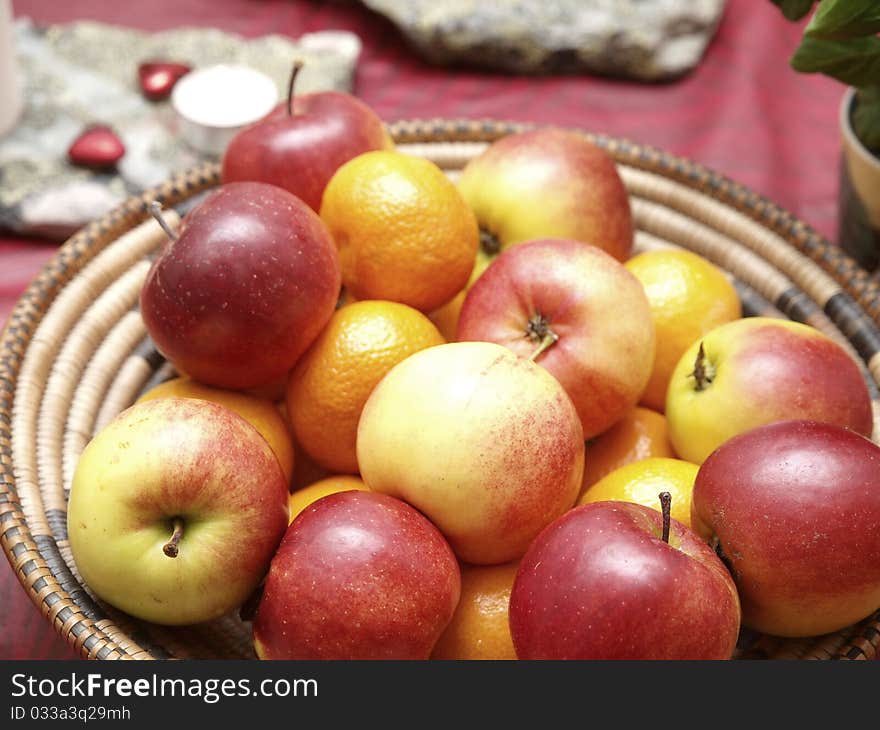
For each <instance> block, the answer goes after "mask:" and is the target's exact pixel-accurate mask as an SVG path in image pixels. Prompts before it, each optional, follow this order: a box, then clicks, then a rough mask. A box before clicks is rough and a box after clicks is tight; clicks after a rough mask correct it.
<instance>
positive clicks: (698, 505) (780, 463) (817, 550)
mask: <svg viewBox="0 0 880 730" xmlns="http://www.w3.org/2000/svg"><path fill="white" fill-rule="evenodd" d="M878 475H880V446H878V445H877V444H875V443H874V442H872V441H870V440H868V439H866V438H865V437H863V436H860V435H859V434H856V433H853V432H852V431H851V430H849V429H845V428H841V427H840V426H835V425H833V424H830V423H821V422H819V421H804V420H796V421H780V422H777V423H771V424H767V425H764V426H759V427H758V428H753V429H751V430H750V431H747V432H745V433H743V434H740V435H739V436H736V437H734V438H732V439H730V440H729V441H727V442H725V443H724V444H722V445H721V446H720V447H718V449H716V450H715V451H714V452H713V453H712V455H711V456H710V457H709V458H708V459H706V461H705V462H703V464H702V466H700V470H699V472H698V473H697V479H696V482H695V483H694V494H693V501H692V507H691V510H692V519H691V522H692V524H693V525H694V529H695V530H697V531H698V532H699V534H700V535H702V536H703V538H704V539H706V540H707V541H709V542H710V544H712V545H715V546H717V549H718V551H719V553H720V554H721V555H722V556H723V559H724V560H726V562H727V565H728V567H729V568H730V570H731V573H732V574H733V578H734V581H735V582H736V585H737V589H738V591H739V596H740V601H741V603H742V612H743V624H744V625H746V626H749V627H751V628H752V629H754V630H756V631H760V632H763V633H768V634H773V635H777V636H788V637H797V636H817V635H820V634H826V633H830V632H834V631H838V630H840V629H843V628H845V627H846V626H849V625H851V624H854V623H856V622H857V621H860V620H861V619H863V618H865V617H866V616H868V615H869V614H870V613H872V612H873V611H874V610H876V609H877V608H880V480H878Z"/></svg>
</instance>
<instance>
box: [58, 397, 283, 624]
mask: <svg viewBox="0 0 880 730" xmlns="http://www.w3.org/2000/svg"><path fill="white" fill-rule="evenodd" d="M287 516H288V491H287V480H286V479H285V477H284V474H283V472H282V471H281V467H280V465H279V463H278V460H277V458H276V457H275V454H274V452H273V451H272V449H271V448H270V447H269V445H268V443H267V442H266V440H265V439H264V438H263V437H262V436H261V435H260V434H259V432H258V431H257V430H256V429H255V428H254V427H253V426H251V425H250V424H249V423H248V422H247V421H245V420H244V419H243V418H242V417H241V416H239V415H237V414H236V413H234V412H233V411H232V410H231V409H229V408H227V407H225V406H222V405H220V404H218V403H214V402H211V401H206V400H197V399H194V398H174V397H171V398H161V399H156V400H149V401H144V402H141V403H137V404H135V405H133V406H131V407H130V408H128V409H126V410H124V411H122V412H121V413H120V414H119V415H118V416H117V417H116V418H114V419H113V420H112V421H111V422H110V423H108V425H107V426H106V427H104V428H103V429H102V430H101V431H100V432H99V433H98V434H97V435H96V436H95V437H94V438H93V439H92V440H91V441H90V442H89V443H88V445H87V446H86V448H85V449H84V450H83V452H82V454H81V456H80V458H79V460H78V462H77V465H76V470H75V472H74V476H73V481H72V484H71V488H70V500H69V504H68V512H67V526H68V533H69V536H70V549H71V552H72V554H73V558H74V561H75V562H76V566H77V568H78V570H79V572H80V573H81V575H82V577H83V579H84V581H85V583H86V585H88V586H89V588H90V589H92V590H93V591H94V592H95V593H96V594H97V595H98V596H99V597H101V598H102V599H103V600H105V601H107V602H108V603H110V604H112V605H113V606H116V607H117V608H119V609H121V610H123V611H125V612H127V613H129V614H131V615H132V616H136V617H138V618H141V619H144V620H146V621H152V622H154V623H159V624H172V625H173V624H192V623H197V622H201V621H207V620H210V619H215V618H218V617H219V616H222V615H224V614H225V613H227V612H229V611H232V610H235V609H237V608H238V607H239V606H240V605H241V604H242V603H243V602H244V601H245V600H246V599H247V598H248V597H249V596H250V594H251V593H252V592H253V590H254V589H255V588H256V587H257V585H258V584H259V582H260V581H261V580H262V578H263V576H264V575H265V573H266V570H267V569H268V567H269V562H270V560H271V559H272V555H273V554H274V552H275V548H276V547H277V546H278V543H279V542H280V540H281V538H282V536H283V535H284V531H285V529H286V527H287ZM174 517H182V518H183V519H184V527H183V537H182V539H181V541H180V545H179V553H178V555H177V557H174V558H171V557H168V556H167V555H166V554H165V553H164V552H163V549H162V548H163V545H164V544H165V543H167V542H168V540H169V539H170V538H171V535H172V531H173V530H172V520H173V518H174Z"/></svg>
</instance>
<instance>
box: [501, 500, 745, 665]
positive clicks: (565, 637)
mask: <svg viewBox="0 0 880 730" xmlns="http://www.w3.org/2000/svg"><path fill="white" fill-rule="evenodd" d="M659 503H660V502H659V495H658V504H659ZM667 510H668V507H667V506H666V505H664V514H663V515H661V513H660V512H659V511H657V510H655V509H652V508H650V507H647V506H645V505H642V504H634V503H629V502H617V501H605V502H593V503H592V504H586V505H582V506H580V507H576V508H574V509H572V510H569V511H568V512H567V513H565V514H564V515H563V516H562V517H560V518H559V519H557V520H555V521H554V522H553V523H551V524H550V525H549V526H548V527H547V528H545V529H544V530H543V531H542V532H541V534H539V535H538V537H537V538H535V540H534V542H533V543H532V544H531V546H530V547H529V550H528V552H527V553H526V554H525V556H524V557H523V559H522V561H520V564H519V568H518V570H517V574H516V578H515V580H514V583H513V591H512V592H511V594H510V633H511V636H512V637H513V645H514V647H515V649H516V655H517V657H518V658H519V659H583V660H598V659H628V660H645V659H665V660H679V659H682V660H684V659H689V660H707V659H730V658H731V657H732V655H733V652H734V649H735V647H736V642H737V638H738V636H739V629H740V608H739V599H738V596H737V592H736V586H735V585H734V582H733V580H732V578H731V576H730V573H729V572H728V571H727V569H726V568H725V566H724V564H723V563H722V562H721V560H720V559H719V558H718V556H716V555H715V553H714V552H713V551H712V549H711V548H710V547H709V546H708V545H707V544H706V543H705V542H704V541H703V540H702V539H701V538H700V537H699V536H698V535H697V534H695V533H694V532H693V531H692V530H690V529H689V528H687V527H685V526H684V525H683V524H681V523H680V522H677V521H676V520H674V519H671V518H669V516H668V511H667ZM664 522H665V523H666V524H665V526H664Z"/></svg>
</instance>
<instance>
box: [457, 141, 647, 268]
mask: <svg viewBox="0 0 880 730" xmlns="http://www.w3.org/2000/svg"><path fill="white" fill-rule="evenodd" d="M458 187H459V190H460V191H461V193H462V195H463V196H464V198H465V200H467V202H468V204H469V205H470V206H471V209H472V210H473V211H474V213H475V214H476V216H477V220H478V222H479V224H480V228H482V229H484V230H486V231H488V232H490V233H492V234H493V235H494V236H495V237H496V238H497V239H498V240H499V242H500V243H501V246H502V248H508V247H510V246H514V245H517V244H519V243H522V242H523V241H528V240H531V239H534V238H573V239H575V240H578V241H583V242H585V243H590V244H592V245H594V246H598V247H599V248H601V249H602V250H604V251H606V252H607V253H609V254H610V255H611V256H613V257H614V258H615V259H617V260H618V261H621V262H622V261H626V259H628V258H629V257H630V255H631V254H632V247H633V221H632V211H631V210H630V204H629V196H628V193H627V190H626V187H625V186H624V184H623V181H622V179H621V177H620V174H619V173H618V171H617V167H616V166H615V164H614V160H613V159H612V158H611V157H610V155H608V153H606V152H605V151H604V150H602V149H600V148H599V147H597V146H596V145H595V144H593V143H592V142H590V140H589V139H587V137H586V136H585V135H583V134H581V133H580V132H576V131H573V130H566V129H561V128H555V127H541V128H540V129H535V130H530V131H527V132H519V133H514V134H509V135H506V136H504V137H501V138H500V139H498V140H497V141H495V142H494V143H492V144H491V145H490V146H489V147H488V148H487V149H486V150H485V151H484V152H483V153H482V154H480V155H478V156H477V157H474V158H473V159H471V160H470V161H469V162H468V163H467V164H466V165H465V167H464V169H463V170H462V174H461V177H460V178H459V181H458Z"/></svg>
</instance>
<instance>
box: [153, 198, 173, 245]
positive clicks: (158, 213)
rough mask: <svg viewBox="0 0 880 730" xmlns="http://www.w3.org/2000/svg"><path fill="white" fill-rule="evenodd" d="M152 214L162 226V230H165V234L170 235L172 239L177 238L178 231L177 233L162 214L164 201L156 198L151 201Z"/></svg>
mask: <svg viewBox="0 0 880 730" xmlns="http://www.w3.org/2000/svg"><path fill="white" fill-rule="evenodd" d="M150 215H152V216H153V218H155V219H156V222H157V223H158V224H159V225H160V226H161V227H162V230H163V231H165V235H166V236H168V238H170V239H171V240H172V241H176V240H177V233H175V232H174V229H173V228H172V227H171V226H169V225H168V221H166V220H165V218H164V216H163V215H162V203H160V202H159V201H158V200H154V201H153V202H152V203H150Z"/></svg>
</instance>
